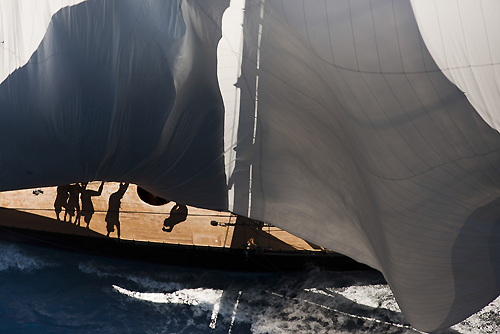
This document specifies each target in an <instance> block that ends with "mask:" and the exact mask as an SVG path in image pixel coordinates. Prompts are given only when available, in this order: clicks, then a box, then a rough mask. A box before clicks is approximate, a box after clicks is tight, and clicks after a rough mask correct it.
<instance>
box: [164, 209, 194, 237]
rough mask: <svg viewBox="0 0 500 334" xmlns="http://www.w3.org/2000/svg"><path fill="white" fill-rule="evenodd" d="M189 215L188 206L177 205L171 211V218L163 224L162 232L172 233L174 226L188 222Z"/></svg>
mask: <svg viewBox="0 0 500 334" xmlns="http://www.w3.org/2000/svg"><path fill="white" fill-rule="evenodd" d="M187 214H188V209H187V206H185V205H184V204H179V203H175V205H174V206H173V207H172V209H171V210H170V216H169V217H168V218H167V219H165V221H164V222H163V227H162V230H163V231H164V232H172V230H173V229H174V226H175V225H177V224H179V223H182V222H183V221H185V220H186V218H187Z"/></svg>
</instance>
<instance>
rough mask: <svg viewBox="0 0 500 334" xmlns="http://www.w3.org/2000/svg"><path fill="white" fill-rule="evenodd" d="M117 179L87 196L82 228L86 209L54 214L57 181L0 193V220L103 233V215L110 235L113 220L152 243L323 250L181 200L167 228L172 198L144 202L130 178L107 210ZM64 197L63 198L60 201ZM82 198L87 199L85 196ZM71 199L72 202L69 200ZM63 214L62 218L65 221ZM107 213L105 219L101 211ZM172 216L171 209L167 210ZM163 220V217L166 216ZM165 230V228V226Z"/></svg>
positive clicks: (126, 234)
mask: <svg viewBox="0 0 500 334" xmlns="http://www.w3.org/2000/svg"><path fill="white" fill-rule="evenodd" d="M100 185H101V182H91V183H89V184H88V185H87V188H86V189H87V190H93V191H96V192H97V191H98V189H99V186H100ZM119 187H120V184H119V183H116V182H107V183H105V184H104V186H103V189H102V193H101V194H100V195H99V196H93V197H91V201H92V203H93V207H94V211H95V212H94V213H93V214H92V215H91V219H90V222H89V225H88V228H87V224H86V222H85V216H87V219H88V216H89V215H90V214H89V212H88V211H86V212H83V211H82V212H81V213H82V214H84V215H85V216H81V217H80V222H79V225H78V224H75V220H76V216H77V215H76V210H75V215H74V216H73V217H71V222H69V218H70V216H69V215H68V214H66V211H69V212H71V211H72V210H74V209H71V206H70V205H68V204H66V205H65V206H66V207H69V209H68V208H66V209H65V208H62V211H61V213H60V214H59V215H60V220H58V219H57V215H56V211H55V207H54V203H55V199H56V196H57V187H47V188H38V189H25V190H17V191H7V192H1V193H0V226H3V227H16V228H23V229H31V230H39V231H47V232H57V233H63V234H74V235H81V236H92V237H106V235H107V234H108V228H107V226H108V225H110V224H109V221H112V222H113V223H112V224H111V225H114V226H113V227H114V231H113V232H110V233H109V237H110V238H117V237H118V236H117V231H118V226H119V227H120V239H125V240H136V241H149V242H153V243H165V244H173V245H176V244H180V245H195V246H210V247H218V248H231V249H262V250H266V251H295V250H307V251H325V250H324V249H323V248H321V247H318V246H315V245H313V244H309V243H307V242H306V241H304V240H302V239H300V238H297V237H295V236H293V235H291V234H289V233H287V232H285V231H283V230H281V229H279V228H276V227H273V226H270V225H267V224H260V223H257V222H254V221H251V220H249V219H246V218H240V217H237V216H235V215H233V214H230V213H227V212H217V211H211V210H205V209H199V208H195V207H191V206H187V216H186V219H185V220H184V221H181V222H177V221H178V220H182V219H183V217H180V218H179V219H177V220H176V219H170V220H169V221H174V223H176V222H177V224H175V226H173V228H172V230H171V231H170V232H165V231H163V230H162V227H163V224H164V221H165V219H167V218H169V217H170V216H171V210H172V208H173V207H174V206H175V205H176V203H175V202H168V203H167V204H164V205H161V206H155V205H150V204H147V203H146V202H144V201H143V200H141V198H140V197H139V195H138V193H137V186H136V185H133V184H130V185H129V186H128V188H127V189H126V191H125V193H124V194H123V198H122V199H121V205H120V208H119V211H116V212H111V213H110V214H109V213H108V211H113V210H112V209H110V207H113V202H116V197H117V196H118V197H119V195H117V196H114V198H115V200H110V196H111V195H112V194H116V193H117V192H118V191H119ZM80 196H81V195H78V205H79V207H80V209H81V208H82V201H81V197H80ZM66 202H67V201H66ZM87 203H88V202H87ZM73 204H74V203H73ZM65 215H66V221H65V219H64V218H65ZM107 215H108V219H107V220H108V222H106V216H107ZM181 215H182V214H181ZM172 217H173V218H175V215H174V214H172ZM167 222H168V221H167ZM167 230H168V229H167Z"/></svg>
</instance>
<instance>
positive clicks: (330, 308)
mask: <svg viewBox="0 0 500 334" xmlns="http://www.w3.org/2000/svg"><path fill="white" fill-rule="evenodd" d="M265 291H266V292H267V293H269V294H271V295H273V296H277V297H280V298H285V299H288V300H297V301H301V302H304V303H307V304H311V305H314V306H318V307H321V308H323V309H326V310H329V311H333V312H335V313H339V314H342V315H345V316H348V317H351V318H356V319H360V320H367V321H373V322H376V323H379V324H385V325H389V326H395V327H399V328H406V329H411V330H414V331H416V332H417V333H422V334H425V332H421V331H419V330H418V329H415V328H413V327H411V326H408V325H401V324H397V323H394V322H388V321H383V320H379V319H375V318H369V317H364V316H361V315H356V314H351V313H347V312H343V311H340V310H338V309H335V308H333V307H328V306H325V305H322V304H318V303H315V302H312V301H309V300H307V299H302V298H298V297H288V296H284V295H281V294H279V293H276V292H273V291H269V290H265Z"/></svg>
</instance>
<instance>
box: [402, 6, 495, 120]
mask: <svg viewBox="0 0 500 334" xmlns="http://www.w3.org/2000/svg"><path fill="white" fill-rule="evenodd" d="M411 3H412V6H413V9H414V11H415V17H416V19H417V22H418V25H419V28H420V31H421V32H422V37H423V39H424V41H425V44H426V45H427V47H428V49H429V51H430V53H431V54H432V56H433V57H434V59H435V60H436V63H437V64H438V66H439V68H440V69H441V70H442V71H443V73H444V74H445V75H446V76H447V78H448V79H450V80H451V81H452V82H453V83H454V84H456V85H457V86H458V87H459V88H460V89H461V90H462V91H463V92H464V93H465V95H466V96H467V98H468V99H469V101H470V102H471V104H472V105H473V106H474V108H475V109H476V110H477V111H478V112H479V114H480V115H481V117H483V119H484V120H485V121H486V122H487V123H488V124H489V125H490V126H491V127H493V128H495V129H496V130H500V109H499V106H500V94H499V93H498V92H499V90H500V67H499V66H500V40H499V39H498V31H499V29H500V20H499V19H498V13H500V3H499V2H498V1H495V0H479V1H471V0H458V1H456V0H444V1H434V0H423V1H420V0H417V1H416V0H412V1H411Z"/></svg>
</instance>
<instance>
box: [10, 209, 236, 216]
mask: <svg viewBox="0 0 500 334" xmlns="http://www.w3.org/2000/svg"><path fill="white" fill-rule="evenodd" d="M3 209H9V210H18V211H19V210H25V211H54V209H44V208H3ZM81 211H82V212H83V210H81ZM94 212H96V213H97V212H100V213H104V212H108V210H94ZM120 213H141V214H152V215H168V214H170V213H169V212H148V211H120ZM187 215H188V216H192V217H216V218H231V217H233V216H234V215H232V214H229V215H228V216H220V215H217V214H212V215H208V214H197V213H188V214H187Z"/></svg>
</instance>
